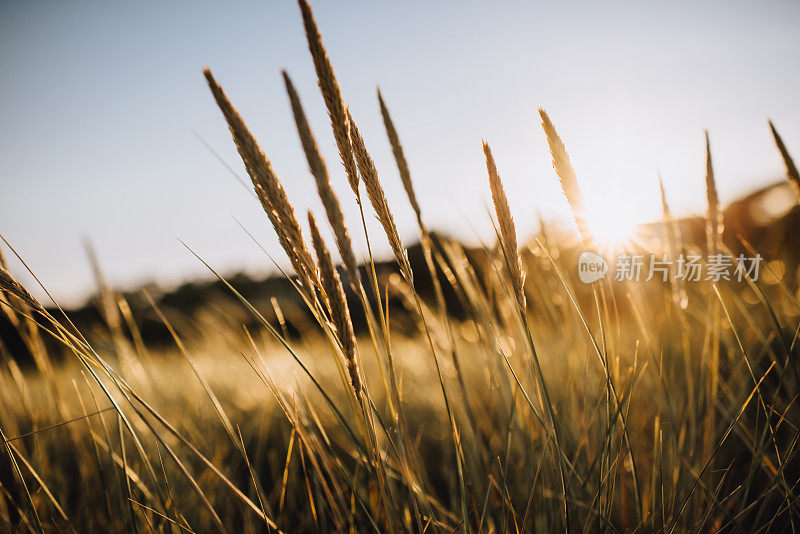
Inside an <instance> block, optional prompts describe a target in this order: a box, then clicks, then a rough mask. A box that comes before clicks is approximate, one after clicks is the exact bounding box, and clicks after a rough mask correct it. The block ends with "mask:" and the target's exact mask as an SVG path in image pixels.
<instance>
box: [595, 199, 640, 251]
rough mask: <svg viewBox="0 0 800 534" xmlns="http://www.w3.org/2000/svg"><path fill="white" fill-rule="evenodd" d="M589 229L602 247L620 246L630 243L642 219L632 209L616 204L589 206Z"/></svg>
mask: <svg viewBox="0 0 800 534" xmlns="http://www.w3.org/2000/svg"><path fill="white" fill-rule="evenodd" d="M586 215H587V220H588V221H589V229H590V230H591V232H592V235H593V236H594V238H595V239H596V240H597V245H598V246H599V247H600V248H603V249H605V248H618V247H621V246H623V245H625V244H627V243H629V242H630V241H631V240H632V239H633V236H634V233H635V231H636V228H637V226H638V225H639V223H640V221H638V220H636V218H635V215H634V214H633V213H631V211H630V210H626V209H619V208H615V207H614V206H609V205H606V206H600V207H592V206H589V207H588V208H587V213H586Z"/></svg>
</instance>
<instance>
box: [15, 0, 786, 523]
mask: <svg viewBox="0 0 800 534" xmlns="http://www.w3.org/2000/svg"><path fill="white" fill-rule="evenodd" d="M300 8H301V11H302V14H303V19H304V23H305V31H306V35H307V38H308V44H309V50H310V53H311V57H312V59H313V61H314V65H315V68H316V72H317V75H318V78H319V89H320V91H321V96H322V97H323V99H324V101H325V105H326V107H327V109H328V112H329V115H330V122H331V127H332V134H333V135H332V139H333V141H334V142H335V143H336V145H337V147H338V150H339V155H340V157H341V162H328V164H326V162H325V161H323V159H322V157H321V156H320V153H319V151H318V148H317V139H323V138H322V136H320V137H319V138H315V137H314V134H313V133H312V132H311V130H310V127H309V125H308V122H307V121H306V118H305V115H304V112H303V108H302V104H301V102H300V99H299V97H298V95H297V92H296V90H295V88H294V86H293V85H292V83H291V80H290V78H289V76H288V75H286V74H285V82H286V88H287V92H288V95H289V99H290V102H291V105H292V110H293V112H294V116H295V120H296V125H295V126H296V128H297V132H298V134H299V137H300V141H301V143H302V146H303V149H304V152H305V154H306V157H307V160H308V166H309V169H310V173H311V175H312V176H313V179H314V180H315V182H316V185H317V188H318V191H319V196H320V199H321V200H322V204H323V206H324V208H325V212H324V213H319V214H311V213H308V214H298V213H296V212H295V210H294V209H293V207H292V204H291V203H290V201H289V200H288V198H287V196H286V194H285V192H284V190H283V187H282V185H281V182H280V180H279V177H277V176H276V175H275V173H274V172H273V170H272V167H271V165H270V162H269V160H268V157H267V155H265V153H264V152H263V151H262V149H261V148H260V147H259V145H258V142H257V141H256V139H255V138H254V137H253V136H252V134H251V133H250V131H249V130H248V128H247V126H246V124H245V121H244V119H243V118H242V117H241V116H240V115H239V114H238V112H237V111H236V109H235V107H234V106H233V104H231V102H229V100H228V98H227V97H226V95H225V93H224V91H223V89H222V86H221V85H220V84H219V83H218V82H217V80H216V79H215V78H214V76H213V75H212V73H211V71H210V70H208V69H207V70H206V71H205V76H206V79H207V81H208V84H209V87H210V89H211V93H212V95H213V97H214V99H215V101H216V103H217V105H218V106H219V108H220V110H221V112H222V114H223V116H224V118H225V120H226V121H227V124H228V125H229V127H230V131H231V134H232V137H233V141H234V143H235V144H236V147H237V149H238V151H239V154H240V156H241V158H242V161H243V163H244V166H245V168H246V169H247V172H248V174H249V176H250V178H251V180H252V185H253V187H254V192H255V194H256V196H257V198H258V200H259V202H260V203H261V205H262V206H263V208H264V211H265V215H266V216H267V217H268V218H269V220H270V222H271V223H272V225H273V227H274V230H275V234H276V236H277V238H278V240H279V242H280V244H281V246H282V247H283V249H284V250H285V252H286V255H287V257H288V259H289V261H290V263H291V267H292V272H291V273H287V276H289V277H290V279H291V280H292V282H293V284H294V289H295V293H296V301H297V302H298V303H300V304H301V305H302V306H304V307H305V308H306V312H307V315H306V317H308V321H307V322H308V324H305V325H301V326H298V325H297V324H293V325H288V324H287V323H286V322H285V321H284V320H283V319H282V317H283V314H282V313H281V311H282V310H281V309H280V302H278V301H276V302H274V303H272V304H270V303H265V302H249V301H248V300H247V299H246V298H245V297H244V296H242V295H241V294H239V293H237V292H236V290H235V289H234V287H233V286H232V285H231V286H230V288H229V289H230V295H231V298H232V299H233V300H235V301H237V306H238V308H239V310H240V311H241V312H244V313H247V314H249V315H250V323H249V324H250V325H251V326H248V327H244V328H243V327H242V326H241V324H240V323H237V321H236V320H231V319H230V317H231V316H229V315H228V314H226V313H225V312H224V310H221V309H207V310H201V311H200V312H196V313H192V314H183V315H181V314H180V313H177V314H176V313H175V310H168V311H163V310H161V308H160V307H159V306H158V304H157V302H156V300H155V299H151V310H152V312H153V313H154V314H156V315H157V316H158V317H159V319H160V320H161V321H162V322H163V324H164V326H165V327H166V328H167V329H168V330H169V332H170V335H171V336H172V343H171V348H163V347H158V348H155V349H154V348H151V347H149V346H148V344H147V343H146V342H145V340H143V338H142V336H141V335H140V325H138V324H137V320H136V318H135V317H134V315H133V314H132V313H131V311H130V305H129V303H128V302H127V301H126V299H125V297H123V296H122V295H121V294H118V293H116V292H114V291H113V290H111V289H109V288H108V287H105V286H104V285H101V286H100V291H99V295H100V297H101V298H100V300H99V304H98V308H99V310H100V314H101V316H102V319H103V327H102V329H101V331H100V332H93V333H92V335H89V333H86V332H84V333H81V332H79V331H78V330H77V329H76V328H75V326H74V325H73V324H72V323H71V322H70V319H69V317H68V314H67V315H65V314H63V313H61V312H60V311H59V310H56V309H54V308H52V307H49V306H48V307H45V306H43V305H42V304H41V303H40V302H39V301H38V300H36V299H35V298H34V297H32V296H31V295H30V293H29V292H28V290H26V289H25V288H23V287H22V286H20V285H19V284H18V283H17V282H16V280H15V279H14V278H13V276H12V275H11V274H10V273H9V272H8V271H7V270H6V267H7V265H6V263H5V260H3V269H2V270H0V289H2V291H1V292H0V295H2V300H0V313H2V314H4V316H5V319H4V320H6V321H7V323H8V324H10V325H13V328H14V330H15V332H16V334H17V338H18V339H19V340H21V342H22V344H23V345H24V348H25V350H27V351H28V352H29V353H30V354H31V355H32V356H33V359H34V363H35V365H34V366H33V367H32V368H28V369H25V368H22V367H21V366H20V365H18V363H17V362H16V361H15V360H16V358H15V353H14V350H12V348H11V345H10V344H9V343H8V342H6V340H5V339H3V338H0V340H3V341H4V343H3V344H0V356H2V365H0V438H2V440H3V452H2V454H0V525H4V526H2V530H3V531H7V532H28V531H33V532H66V531H73V532H92V531H94V532H181V531H186V532H211V531H221V532H265V531H266V532H316V531H325V532H328V531H333V532H370V531H375V532H401V531H408V532H512V533H516V532H557V531H567V532H585V531H588V532H595V531H603V532H622V531H626V532H632V531H637V532H670V533H672V532H706V531H725V532H795V531H796V529H797V528H798V527H800V504H798V503H799V502H800V500H798V498H797V493H798V491H800V488H798V481H800V458H799V457H798V450H797V441H798V437H799V436H800V407H798V403H797V398H798V393H800V374H799V372H800V365H798V356H800V349H798V347H797V336H798V327H799V325H800V322H799V321H800V301H799V300H798V287H797V286H798V282H797V269H798V265H797V259H796V253H793V251H791V250H788V251H787V250H786V249H781V248H780V247H778V248H774V250H773V249H771V250H770V251H769V255H768V254H767V252H768V251H764V250H760V249H759V245H760V243H750V242H749V241H748V240H747V239H745V238H744V237H743V234H742V233H741V231H740V229H739V228H738V227H737V221H735V220H734V221H731V220H726V219H725V218H724V217H723V207H722V206H720V204H719V200H718V197H717V193H716V185H715V180H714V173H713V166H712V161H711V153H710V149H709V152H708V159H707V162H708V163H707V169H706V175H707V178H706V190H707V193H708V195H707V199H708V212H707V216H706V218H705V219H704V220H703V221H700V229H701V230H700V237H699V238H698V237H697V236H692V235H689V232H687V227H686V225H681V224H679V223H678V221H676V220H674V219H672V217H671V216H670V213H669V206H668V202H667V200H666V195H664V201H663V213H658V214H654V215H653V219H654V220H656V219H659V220H660V222H659V223H657V224H654V225H651V227H650V228H649V232H648V236H647V238H646V239H645V240H643V241H641V242H638V243H629V244H628V245H627V247H628V248H627V249H625V250H626V251H627V252H628V253H629V254H634V253H636V254H642V255H645V254H650V253H653V254H657V255H658V256H659V257H661V256H662V255H664V254H666V255H667V256H668V257H670V258H677V257H678V256H680V255H697V256H702V257H703V258H705V260H704V263H703V266H704V267H705V268H708V267H709V264H710V261H709V260H708V258H709V256H712V255H715V254H720V255H731V256H734V257H736V256H737V255H739V254H745V255H748V256H755V255H756V254H757V253H760V254H763V255H764V257H765V262H764V264H763V265H762V267H761V271H760V273H759V276H758V277H756V276H755V273H749V274H747V273H745V275H744V276H740V277H737V276H735V275H733V272H734V271H733V269H732V270H731V273H732V276H730V279H729V280H725V279H720V280H714V279H706V277H701V279H699V280H697V281H692V280H688V281H687V280H685V279H682V277H681V272H680V271H678V270H677V268H675V267H674V264H673V267H670V268H669V269H668V270H667V272H666V275H665V276H666V280H658V279H657V280H650V281H644V280H642V281H635V280H631V281H626V280H613V278H614V272H613V270H612V271H610V272H609V273H608V276H606V277H605V278H601V279H599V280H597V281H594V282H592V283H584V282H582V281H581V280H580V279H579V277H578V264H579V261H578V255H579V254H580V252H581V251H583V250H594V251H603V250H605V251H606V252H607V249H606V248H605V245H607V243H602V242H601V241H599V240H598V238H597V236H596V235H595V232H594V231H593V228H592V224H591V221H587V219H586V215H585V213H584V207H583V201H582V198H581V192H580V174H579V172H576V170H574V169H573V168H572V165H571V163H570V160H569V156H568V154H567V150H566V148H565V144H564V142H562V140H561V139H560V138H559V136H558V134H557V131H556V126H554V124H553V122H551V120H550V118H549V117H548V115H547V114H546V113H545V112H544V111H541V119H542V127H543V130H544V133H545V136H546V138H547V141H548V144H549V146H550V150H551V154H552V158H553V166H554V170H555V173H554V177H553V179H558V180H559V181H560V183H561V186H562V188H563V191H564V194H565V196H566V198H567V200H568V202H569V204H570V207H571V208H572V213H573V215H574V223H575V224H574V227H575V228H576V229H577V235H578V236H579V241H578V240H576V238H575V236H574V235H572V234H573V233H574V232H568V233H564V232H558V231H555V230H552V231H549V230H548V228H547V227H546V226H544V227H543V228H542V230H541V231H540V233H539V234H538V235H536V236H533V237H532V238H531V239H523V237H524V236H517V233H516V229H515V225H514V219H513V214H512V213H511V212H510V210H509V207H508V202H507V199H506V193H505V191H504V188H503V184H502V181H501V175H502V174H501V173H502V161H498V162H495V161H494V158H493V156H492V152H491V149H490V146H489V145H488V144H486V143H484V145H483V149H484V155H485V159H486V165H487V178H488V188H487V190H488V191H490V193H491V198H492V203H493V206H492V207H493V209H494V213H493V214H492V222H493V224H494V228H495V230H496V235H497V239H496V242H495V243H492V244H487V245H485V246H484V247H483V248H482V249H480V250H479V251H477V252H476V251H474V250H473V251H467V250H466V249H465V248H464V247H463V246H462V245H461V244H460V243H458V242H456V241H453V240H450V239H447V238H445V237H442V236H439V235H435V234H432V233H431V232H430V231H429V229H428V227H427V226H426V224H425V214H424V213H423V212H421V210H420V207H419V204H418V202H417V199H416V196H415V193H414V187H413V183H412V177H411V174H410V171H409V165H408V163H407V162H406V159H405V156H404V154H403V150H402V145H401V143H400V134H398V132H397V131H396V130H395V127H394V124H393V122H392V119H391V116H390V114H389V108H388V104H387V103H386V102H384V101H383V99H382V98H380V97H379V98H380V102H379V103H380V108H381V112H382V115H383V120H384V124H385V126H386V131H387V136H388V140H389V143H390V145H391V147H392V151H393V154H394V157H395V159H396V162H397V170H398V171H399V174H400V177H401V178H402V180H403V185H404V187H405V190H406V192H407V196H408V199H407V200H408V201H409V202H410V204H411V207H412V209H413V210H414V212H415V214H416V217H417V221H418V226H419V236H420V245H421V250H422V252H423V259H424V261H422V262H421V263H419V262H415V264H414V265H413V266H412V263H411V262H410V261H409V259H408V256H407V254H406V248H405V244H404V243H402V242H401V239H400V237H399V235H398V231H397V228H396V227H395V223H394V220H393V216H392V209H391V207H390V204H389V202H388V200H387V199H386V197H385V195H384V192H383V187H382V182H381V180H382V178H381V177H379V175H378V170H377V169H376V168H375V165H374V163H373V161H372V158H371V157H370V154H369V151H368V150H367V147H366V144H365V141H364V139H363V138H362V137H361V135H360V133H359V131H358V129H357V126H356V124H355V122H354V121H353V120H352V118H351V117H350V114H349V112H348V108H347V105H346V104H345V102H346V101H345V98H344V97H343V95H342V94H341V93H340V90H339V86H338V84H337V82H336V78H335V76H334V72H333V68H332V66H331V62H330V60H329V58H328V56H327V54H326V52H325V49H324V47H323V44H322V39H321V37H320V35H319V33H318V31H317V29H316V25H315V23H314V20H313V16H312V13H311V10H310V7H309V6H308V4H307V3H306V1H305V0H300ZM772 133H773V134H774V137H775V140H776V141H777V145H778V151H779V152H780V155H781V156H782V158H783V161H784V162H785V164H786V167H787V176H788V179H789V182H790V183H791V184H792V185H793V186H795V187H796V188H797V191H798V192H800V176H798V172H797V169H796V168H795V166H794V164H793V163H792V159H791V157H790V155H789V153H788V151H787V149H786V147H785V146H784V145H783V142H782V141H781V139H780V137H779V136H778V134H777V132H776V131H775V130H774V129H773V132H772ZM328 141H329V140H328V138H327V137H326V138H325V142H328ZM565 142H567V143H568V140H565ZM342 169H343V171H344V174H345V176H346V178H347V180H348V182H349V184H350V186H351V189H352V191H351V193H352V194H353V195H354V197H355V199H356V201H357V202H358V205H359V206H360V207H361V214H362V220H357V221H345V220H344V216H343V215H342V209H341V207H340V204H339V199H338V198H337V197H336V194H335V193H334V191H333V189H332V187H331V185H330V180H331V177H332V176H336V177H337V178H336V179H339V177H341V174H342V172H341V170H342ZM329 171H330V172H329ZM578 171H579V170H578ZM384 172H385V173H387V174H388V172H389V170H386V171H384ZM391 172H395V171H394V170H393V169H392V170H391ZM381 176H382V175H381ZM348 200H350V199H348ZM399 202H401V199H393V200H392V204H394V203H399ZM372 216H375V217H377V218H378V220H379V221H380V223H381V226H382V229H383V231H384V232H383V235H369V236H368V235H366V229H367V224H366V223H365V220H366V218H367V217H372ZM315 217H316V218H315ZM323 224H329V225H330V228H331V230H332V235H334V236H335V242H334V243H332V244H328V243H325V241H324V240H323V238H322V237H321V233H320V231H319V230H318V225H323ZM790 231H791V229H790ZM384 239H386V240H388V243H389V245H390V247H391V250H392V252H393V256H394V261H395V264H396V265H395V266H394V268H393V272H391V273H386V272H382V273H378V271H377V270H376V269H375V268H374V261H373V258H372V257H371V255H370V257H369V258H368V261H367V263H366V264H365V267H366V268H365V269H362V268H360V263H361V262H359V261H358V260H357V258H356V255H355V254H354V253H353V246H352V241H353V240H366V242H367V243H368V244H369V243H370V240H371V242H372V243H375V242H377V241H378V240H384ZM6 244H7V243H6ZM329 247H330V249H329ZM621 247H622V246H621V245H618V247H617V250H616V252H620V251H621V250H623V249H622V248H621ZM331 250H333V251H334V255H332V253H331ZM5 251H6V253H7V255H8V253H9V252H10V251H11V249H10V248H8V247H5ZM476 255H477V256H480V258H482V260H481V261H480V262H476V261H475V259H474V258H475V256H476ZM334 258H338V260H337V259H334ZM212 267H213V266H210V267H209V268H210V269H211V268H212ZM214 274H216V273H214ZM422 278H425V279H426V280H429V281H430V283H431V288H430V291H425V292H423V291H420V290H419V287H418V286H419V281H420V279H422ZM220 279H221V280H222V281H223V283H224V279H223V278H222V277H220ZM45 285H46V281H45ZM147 298H149V297H147ZM451 301H455V302H457V304H458V308H459V310H460V313H459V314H457V315H456V314H452V313H450V309H451V307H452V306H451V305H449V303H450V302H451ZM390 302H391V303H392V304H391V305H390ZM267 309H269V310H270V311H271V313H270V314H269V315H267V313H266V311H265V310H267ZM356 316H358V317H359V318H360V317H363V318H364V327H363V328H360V327H358V325H356V326H354V317H356ZM400 316H402V317H403V318H404V319H405V321H406V323H408V324H407V325H406V326H405V327H404V328H402V329H401V328H397V321H396V319H397V317H400ZM253 325H255V326H253ZM290 326H291V327H292V329H293V330H294V329H296V330H299V332H300V335H296V334H295V333H290V332H289V327H290ZM83 334H86V337H84V335H83Z"/></svg>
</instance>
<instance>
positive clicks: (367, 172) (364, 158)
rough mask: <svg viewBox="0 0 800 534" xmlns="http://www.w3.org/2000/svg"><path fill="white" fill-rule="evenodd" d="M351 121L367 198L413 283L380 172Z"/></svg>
mask: <svg viewBox="0 0 800 534" xmlns="http://www.w3.org/2000/svg"><path fill="white" fill-rule="evenodd" d="M348 118H349V119H350V135H351V137H352V139H353V150H354V152H355V156H356V162H357V163H358V170H359V172H360V173H361V179H362V180H363V181H364V188H365V189H366V190H367V196H368V197H369V201H370V203H371V204H372V208H373V209H374V210H375V213H376V214H377V215H378V220H379V221H380V222H381V225H382V226H383V231H384V232H385V233H386V237H387V238H389V245H391V247H392V252H393V253H394V258H395V260H396V261H397V265H399V266H400V271H401V272H402V273H403V276H405V278H406V281H408V282H409V283H411V282H412V281H413V275H412V272H411V265H410V264H409V263H408V256H407V255H406V251H405V249H404V248H403V243H402V242H401V241H400V236H399V234H398V233H397V226H396V225H395V224H394V217H392V212H391V211H389V204H388V202H386V195H385V194H384V193H383V187H382V186H381V183H380V181H379V180H378V170H377V169H376V168H375V163H374V162H373V161H372V158H371V157H370V155H369V152H367V147H366V146H365V145H364V139H363V138H362V137H361V133H359V131H358V127H356V123H355V122H354V121H353V117H351V116H350V113H349V112H348Z"/></svg>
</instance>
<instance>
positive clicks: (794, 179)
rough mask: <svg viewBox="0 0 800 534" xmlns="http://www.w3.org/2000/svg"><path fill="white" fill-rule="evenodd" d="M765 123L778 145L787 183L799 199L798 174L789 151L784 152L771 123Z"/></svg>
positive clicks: (784, 148)
mask: <svg viewBox="0 0 800 534" xmlns="http://www.w3.org/2000/svg"><path fill="white" fill-rule="evenodd" d="M767 122H769V129H770V130H772V137H774V138H775V144H776V145H778V150H779V151H780V153H781V157H782V158H783V163H784V165H786V178H788V180H789V183H791V184H792V188H793V189H794V192H795V193H796V194H797V197H798V198H800V173H798V172H797V167H795V164H794V160H792V156H790V155H789V151H788V150H786V145H784V144H783V139H781V136H780V135H778V130H776V129H775V125H774V124H772V121H767Z"/></svg>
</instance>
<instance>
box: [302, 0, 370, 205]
mask: <svg viewBox="0 0 800 534" xmlns="http://www.w3.org/2000/svg"><path fill="white" fill-rule="evenodd" d="M297 3H298V4H299V5H300V12H301V13H302V15H303V26H304V27H305V30H306V38H307V39H308V50H309V51H310V52H311V57H312V59H313V60H314V68H315V69H316V71H317V79H318V80H319V88H320V91H322V98H323V99H324V100H325V106H326V107H327V108H328V114H329V115H330V118H331V127H332V128H333V137H334V138H335V139H336V146H337V147H338V149H339V156H340V157H341V158H342V164H343V165H344V170H345V172H346V173H347V181H348V182H350V188H351V189H352V190H353V193H354V194H355V195H356V199H359V198H360V196H361V195H360V193H359V191H358V172H357V169H356V163H355V160H354V159H353V148H352V145H351V143H350V126H349V121H348V120H347V108H346V106H345V105H344V99H342V92H341V90H340V89H339V83H338V82H337V81H336V76H335V75H334V73H333V66H332V65H331V60H330V58H329V57H328V53H327V52H326V51H325V47H324V46H323V45H322V37H321V36H320V34H319V30H318V29H317V23H316V22H315V21H314V15H313V13H312V12H311V6H309V5H308V2H307V0H298V2H297Z"/></svg>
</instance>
